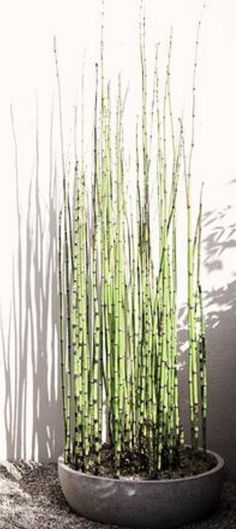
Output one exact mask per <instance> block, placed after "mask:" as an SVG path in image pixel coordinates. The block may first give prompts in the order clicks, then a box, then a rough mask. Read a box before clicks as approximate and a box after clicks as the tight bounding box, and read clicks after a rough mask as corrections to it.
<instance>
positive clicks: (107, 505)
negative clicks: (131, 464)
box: [58, 451, 224, 529]
mask: <svg viewBox="0 0 236 529" xmlns="http://www.w3.org/2000/svg"><path fill="white" fill-rule="evenodd" d="M209 454H211V455H212V456H213V457H214V458H215V461H216V466H215V467H214V468H213V469H211V470H209V471H208V472H205V473H203V474H198V475H197V476H191V477H186V478H180V479H166V480H160V481H154V480H153V481H147V480H146V481H132V480H127V479H122V480H117V479H112V478H103V477H99V476H92V475H89V474H83V473H82V472H78V471H75V470H72V469H71V468H70V467H69V466H67V465H65V464H64V463H63V458H62V457H60V458H59V460H58V471H59V479H60V483H61V486H62V490H63V493H64V496H65V498H66V500H67V502H68V503H69V505H70V507H71V508H72V509H73V511H75V512H76V513H77V514H79V515H80V516H84V517H85V518H88V519H90V520H94V521H98V522H102V523H107V524H115V525H121V526H126V527H142V528H144V527H148V528H155V529H167V528H168V529H170V528H173V527H180V526H181V525H183V524H185V523H188V522H193V521H195V520H200V519H202V518H205V517H206V516H208V515H209V514H210V513H211V511H212V510H213V509H214V507H215V506H216V504H217V502H218V499H219V495H220V491H221V487H222V482H223V474H224V461H223V459H222V458H221V457H220V456H218V455H217V454H215V453H214V452H210V451H209Z"/></svg>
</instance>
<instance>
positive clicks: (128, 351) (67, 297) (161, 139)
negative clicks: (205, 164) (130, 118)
mask: <svg viewBox="0 0 236 529" xmlns="http://www.w3.org/2000/svg"><path fill="white" fill-rule="evenodd" d="M103 27H104V23H103V22H102V30H101V53H100V66H99V65H98V64H96V65H95V90H94V117H93V164H92V169H91V171H89V170H88V166H87V164H86V160H85V151H84V120H85V112H84V102H82V108H81V115H82V117H81V127H80V138H81V140H80V141H81V149H80V154H78V151H79V149H78V145H77V143H78V138H77V128H78V123H77V121H78V120H77V109H76V111H75V171H74V177H75V184H74V196H73V199H72V202H71V199H70V194H69V191H68V184H67V172H66V171H67V169H66V165H65V159H64V145H63V141H64V139H63V125H62V102H61V86H60V76H59V69H58V59H57V50H56V44H55V45H54V51H55V60H56V73H57V82H58V94H59V121H60V135H61V155H62V173H63V205H62V208H61V210H60V214H59V289H60V334H61V377H62V399H63V415H64V428H65V450H64V459H65V462H66V463H67V464H70V465H71V466H72V467H73V468H75V469H80V470H82V471H84V472H95V473H99V466H100V463H101V458H102V451H103V447H104V443H106V446H109V448H110V450H111V452H112V455H113V463H114V464H113V472H114V476H115V477H117V478H118V477H119V476H120V474H121V472H122V465H123V464H124V461H125V458H126V457H127V454H128V455H129V456H130V457H132V456H133V457H135V456H137V454H139V455H140V457H141V458H142V461H144V462H145V468H146V469H147V470H148V473H149V475H150V477H157V476H158V473H159V472H160V471H161V470H162V469H163V468H173V467H174V466H175V465H178V462H179V456H180V449H181V447H183V444H184V438H183V429H182V425H181V414H180V397H179V381H178V340H177V325H178V315H177V239H178V236H177V234H178V226H177V224H178V214H177V206H178V204H177V197H178V190H179V183H180V179H181V174H182V173H183V174H184V180H185V190H186V212H187V274H188V281H187V284H188V336H189V360H188V377H189V409H190V427H191V445H192V453H193V457H194V455H196V453H197V451H198V448H199V425H200V421H201V430H202V443H203V448H204V450H206V413H207V392H206V348H205V327H204V316H203V300H202V289H201V282H200V261H201V226H202V192H201V198H200V206H199V213H198V218H197V221H196V227H195V231H194V229H193V214H192V205H191V160H192V152H193V147H194V119H195V90H196V68H197V52H198V41H199V30H200V23H199V25H198V32H197V41H196V48H195V62H194V73H193V104H192V137H191V146H190V152H189V154H188V153H187V152H186V140H185V134H184V127H183V120H182V118H181V119H178V120H177V121H176V123H175V120H174V116H173V112H172V101H171V86H170V78H171V50H172V33H171V35H170V40H169V51H168V57H167V65H166V72H165V80H164V83H163V88H164V93H163V97H161V90H160V72H159V58H158V57H159V46H157V47H156V53H155V66H154V79H153V92H152V100H151V105H150V109H149V98H148V75H147V59H146V34H145V33H146V29H145V17H140V63H141V101H142V108H141V119H140V120H139V119H138V121H137V125H136V130H135V134H134V136H135V137H134V140H135V164H136V177H135V183H134V186H133V189H134V194H135V200H133V201H132V200H131V202H132V204H131V206H130V205H129V204H128V200H127V198H126V197H127V196H129V191H128V189H129V186H128V181H127V175H126V173H127V167H126V161H125V142H124V112H125V101H126V94H125V95H124V93H123V87H122V80H121V77H120V76H119V77H118V83H117V95H116V103H115V107H114V105H113V99H112V93H111V85H110V83H109V82H108V83H107V81H106V78H105V74H104V38H103ZM83 86H84V74H83V78H82V91H84V88H83ZM90 173H92V178H91V174H90ZM153 190H155V192H153ZM153 195H154V197H155V198H154V202H155V207H153V205H152V201H153ZM71 211H73V215H71ZM72 218H73V220H71V219H72ZM153 218H154V220H153ZM153 237H154V240H155V247H156V248H157V250H158V251H157V252H156V253H157V255H156V254H155V252H154V251H153Z"/></svg>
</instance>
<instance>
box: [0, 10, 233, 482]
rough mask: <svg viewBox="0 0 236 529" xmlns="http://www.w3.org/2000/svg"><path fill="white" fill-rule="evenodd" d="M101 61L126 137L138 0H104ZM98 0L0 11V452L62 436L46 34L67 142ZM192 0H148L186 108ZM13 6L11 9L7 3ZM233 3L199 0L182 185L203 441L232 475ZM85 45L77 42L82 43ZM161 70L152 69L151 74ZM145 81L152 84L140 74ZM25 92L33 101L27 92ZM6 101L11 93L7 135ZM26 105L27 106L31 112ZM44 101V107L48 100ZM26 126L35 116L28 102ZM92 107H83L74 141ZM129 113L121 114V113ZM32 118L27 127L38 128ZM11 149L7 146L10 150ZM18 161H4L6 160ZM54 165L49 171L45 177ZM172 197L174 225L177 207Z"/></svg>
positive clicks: (136, 75)
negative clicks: (198, 252) (197, 263)
mask: <svg viewBox="0 0 236 529" xmlns="http://www.w3.org/2000/svg"><path fill="white" fill-rule="evenodd" d="M105 4H106V14H105V43H106V70H107V73H108V75H109V76H110V77H111V79H112V81H113V83H115V82H116V79H117V72H119V71H121V73H122V75H123V78H124V86H125V87H126V86H127V85H128V84H129V92H128V96H127V103H126V106H127V109H126V117H125V123H126V130H127V133H126V139H127V141H128V144H130V147H128V149H129V148H130V149H131V148H132V142H133V138H134V125H135V119H136V114H137V112H138V105H139V96H140V93H139V91H138V88H137V87H138V83H139V81H140V69H139V58H138V2H136V0H130V1H129V2H127V1H125V0H119V2H117V1H116V0H109V1H108V0H107V1H105ZM99 5H100V4H99V1H98V0H87V2H83V1H82V0H68V1H66V2H65V1H63V0H61V1H59V2H58V1H56V0H50V1H48V2H41V3H40V2H34V1H33V2H32V1H30V0H22V1H21V2H20V3H19V2H17V1H16V0H11V1H10V2H8V3H7V5H5V6H4V8H3V11H4V13H3V14H2V16H1V19H0V64H1V84H0V116H1V120H0V138H1V148H0V172H1V178H0V188H1V192H0V241H1V259H0V306H1V339H0V387H1V397H0V458H1V459H5V458H6V457H8V458H13V457H24V458H36V459H37V458H38V459H39V460H46V459H50V458H54V459H55V458H56V456H57V455H58V454H59V453H60V452H61V450H62V445H63V433H62V430H63V428H62V418H61V411H60V382H59V373H60V367H59V358H58V297H57V269H56V255H57V242H56V239H57V224H56V222H57V209H58V204H60V176H61V170H60V161H58V162H57V170H56V171H55V159H57V160H59V152H58V150H59V141H58V118H57V114H58V108H57V99H56V83H55V67H54V62H53V51H52V40H53V36H54V35H56V36H57V41H58V47H59V60H60V67H61V76H62V91H63V115H64V132H65V145H66V152H67V151H68V153H70V150H71V149H72V147H71V143H72V139H71V138H72V132H71V131H72V128H73V107H74V104H75V101H76V100H78V101H80V99H79V95H78V94H79V91H80V84H81V71H82V66H81V65H82V61H83V56H85V105H86V104H87V105H88V106H87V107H86V108H88V109H89V108H90V107H91V108H92V106H91V101H92V99H91V98H92V96H93V88H94V63H95V62H96V61H97V60H98V59H99V24H100V17H99V13H100V7H99ZM201 8H202V2H201V1H200V0H191V2H188V1H187V0H179V1H178V2H174V0H165V1H164V0H147V1H146V14H147V28H148V32H147V55H148V57H149V58H150V61H149V67H150V72H151V70H152V67H153V56H154V44H155V42H157V41H159V42H160V44H161V57H162V59H161V62H160V72H161V71H162V72H164V64H165V63H164V61H165V57H166V50H167V44H168V35H169V30H170V27H171V26H172V27H173V30H174V41H173V57H172V74H171V75H172V92H173V108H174V111H175V114H176V115H179V114H181V112H182V111H183V113H184V121H185V127H186V131H187V134H188V132H189V123H190V122H189V116H190V115H191V112H190V111H191V88H192V66H193V61H194V42H195V35H196V25H197V21H198V19H199V14H200V12H201ZM13 13H14V16H13ZM235 15H236V6H235V2H234V1H233V0H228V1H227V2H222V1H221V0H215V1H212V2H209V4H208V5H207V9H206V12H205V16H204V20H203V24H202V31H201V37H200V48H199V61H198V76H197V108H196V148H195V154H194V161H193V193H194V199H195V198H196V200H194V203H195V204H196V206H197V203H198V194H199V189H200V185H201V182H202V180H204V182H205V187H204V229H203V286H204V291H205V310H206V320H207V329H208V330H207V338H208V340H207V341H208V351H209V354H208V365H209V424H208V432H209V446H210V447H211V448H212V449H215V450H217V451H218V452H220V453H221V454H222V455H223V457H225V460H226V463H227V470H228V472H229V475H230V476H231V477H234V478H236V384H235V376H236V268H235V263H236V259H235V258H236V221H235V218H236V202H235V196H236V151H235V123H236V102H235V93H236V75H235V68H234V64H235V53H236V31H235V27H234V21H235ZM84 50H85V52H84ZM160 75H161V73H160ZM150 86H151V85H150ZM36 100H37V105H36ZM10 104H12V105H13V113H14V130H15V133H16V138H17V152H16V145H14V137H13V134H12V124H11V118H10ZM36 106H37V107H38V111H37V112H36ZM53 107H54V112H52V108H53ZM37 113H38V126H37V127H36V114H37ZM91 119H92V112H90V111H89V110H88V112H87V113H86V148H87V152H89V149H90V146H91V128H90V126H91ZM127 125H128V126H127ZM37 129H38V134H37ZM16 155H17V156H16ZM16 160H17V167H15V162H16ZM55 174H56V178H55ZM182 199H183V197H182V198H181V199H180V208H179V214H180V231H179V233H180V238H181V239H183V237H182V233H183V227H184V217H183V213H182V210H183V208H182V207H181V200H182ZM184 250H185V248H184V245H183V244H182V243H181V244H180V246H179V258H180V261H181V266H180V267H179V306H180V333H179V342H180V350H181V354H180V371H181V386H182V394H183V399H182V406H183V414H184V417H185V418H184V422H186V413H185V410H186V387H187V384H186V373H185V370H184V367H185V366H186V333H185V331H184V325H185V312H184V307H183V303H184V294H185V284H186V277H185V274H184V273H183V272H182V270H183V269H184V266H185V253H184Z"/></svg>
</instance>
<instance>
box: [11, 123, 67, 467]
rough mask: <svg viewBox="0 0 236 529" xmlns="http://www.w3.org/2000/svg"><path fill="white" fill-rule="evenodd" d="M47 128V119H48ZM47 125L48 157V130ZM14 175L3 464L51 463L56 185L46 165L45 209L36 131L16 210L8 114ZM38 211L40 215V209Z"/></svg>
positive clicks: (55, 416)
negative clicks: (23, 202)
mask: <svg viewBox="0 0 236 529" xmlns="http://www.w3.org/2000/svg"><path fill="white" fill-rule="evenodd" d="M52 124H53V117H52ZM52 124H51V149H50V152H51V157H52V127H53V125H52ZM12 126H13V139H14V147H15V169H16V207H17V226H18V243H17V244H18V249H17V256H16V259H15V260H14V262H13V279H12V284H13V287H12V294H13V296H12V304H11V310H10V317H9V324H8V329H7V330H6V329H4V328H3V320H2V318H1V340H2V346H3V359H4V371H5V406H4V417H5V431H6V442H7V458H8V459H10V460H11V459H14V458H23V459H35V458H37V457H38V459H39V460H40V461H45V460H47V459H50V458H55V457H56V456H57V455H58V453H59V452H60V451H61V449H62V447H61V446H58V443H59V444H60V439H61V416H60V403H59V398H60V390H59V385H60V377H59V376H58V372H59V369H60V368H59V358H58V316H57V315H58V307H57V305H58V287H57V264H56V263H57V211H56V198H57V193H56V180H55V177H54V174H53V173H54V168H53V164H52V159H51V163H50V181H49V196H48V199H47V207H45V204H44V205H43V200H42V198H41V195H40V191H39V155H38V130H37V132H36V156H35V163H34V168H33V175H32V179H31V184H30V188H29V192H28V209H27V218H26V220H24V218H23V216H22V214H21V208H20V187H21V184H20V178H19V172H18V159H17V142H16V134H15V127H14V118H13V114H12ZM42 205H43V206H44V212H43V209H42Z"/></svg>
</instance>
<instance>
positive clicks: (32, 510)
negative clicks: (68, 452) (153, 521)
mask: <svg viewBox="0 0 236 529" xmlns="http://www.w3.org/2000/svg"><path fill="white" fill-rule="evenodd" d="M114 527H115V526H113V528H114ZM0 529H109V526H108V525H102V524H98V523H94V522H91V521H89V520H85V519H84V518H78V517H77V516H76V515H75V514H73V513H72V512H71V511H70V509H69V507H68V506H67V504H66V502H65V500H64V497H63V494H62V492H61V488H60V484H59V482H58V477H57V467H56V464H53V463H50V464H48V465H39V464H36V463H24V462H19V463H15V464H12V463H2V464H0ZM181 529H236V485H235V484H232V483H227V482H226V483H225V486H224V490H223V494H222V498H221V501H220V503H219V505H218V508H217V510H216V512H215V513H214V514H213V515H212V517H211V518H210V519H208V520H204V521H203V522H200V523H194V524H189V525H185V526H184V527H182V528H181Z"/></svg>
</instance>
